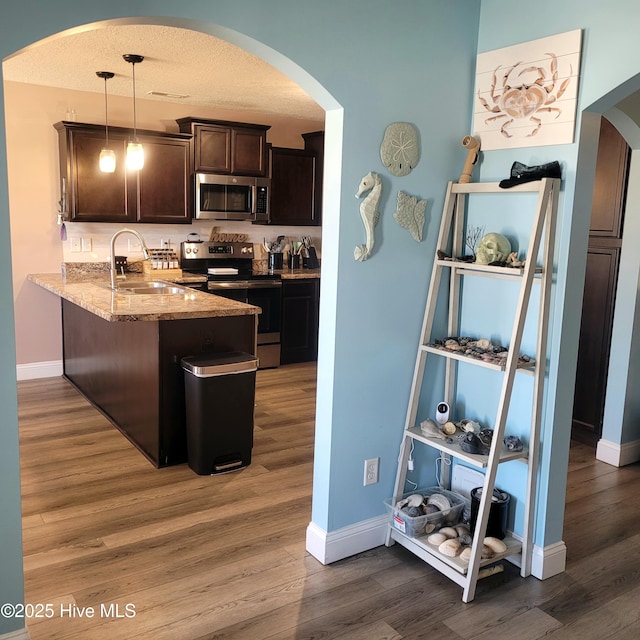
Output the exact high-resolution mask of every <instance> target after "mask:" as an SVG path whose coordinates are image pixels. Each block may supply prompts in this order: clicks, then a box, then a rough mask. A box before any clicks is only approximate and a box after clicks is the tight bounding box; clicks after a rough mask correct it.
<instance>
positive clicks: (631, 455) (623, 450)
mask: <svg viewBox="0 0 640 640" xmlns="http://www.w3.org/2000/svg"><path fill="white" fill-rule="evenodd" d="M596 460H600V461H601V462H606V463H607V464H610V465H613V466H614V467H624V466H625V465H627V464H632V463H634V462H638V461H639V460H640V440H635V441H634V442H627V443H625V444H618V443H617V442H609V441H608V440H599V441H598V447H597V448H596Z"/></svg>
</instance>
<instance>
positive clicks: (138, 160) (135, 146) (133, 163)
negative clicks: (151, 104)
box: [122, 53, 144, 171]
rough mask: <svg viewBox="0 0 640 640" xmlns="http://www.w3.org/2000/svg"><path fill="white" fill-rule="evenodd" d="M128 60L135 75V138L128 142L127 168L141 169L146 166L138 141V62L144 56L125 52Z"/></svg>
mask: <svg viewBox="0 0 640 640" xmlns="http://www.w3.org/2000/svg"><path fill="white" fill-rule="evenodd" d="M122 57H123V58H124V59H125V61H126V62H129V63H131V67H132V70H133V71H132V77H133V139H132V140H131V141H130V142H129V144H127V161H126V162H127V169H130V170H132V171H139V170H140V169H142V167H143V166H144V149H143V148H142V145H141V144H140V143H139V142H138V134H137V130H136V64H139V63H141V62H142V61H143V60H144V56H139V55H137V54H135V53H125V54H124V55H123V56H122Z"/></svg>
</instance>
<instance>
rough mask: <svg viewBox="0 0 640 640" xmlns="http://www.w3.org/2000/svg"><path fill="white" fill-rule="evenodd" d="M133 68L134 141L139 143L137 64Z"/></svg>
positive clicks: (133, 64)
mask: <svg viewBox="0 0 640 640" xmlns="http://www.w3.org/2000/svg"><path fill="white" fill-rule="evenodd" d="M131 66H132V67H133V68H132V74H133V141H134V142H137V141H138V133H137V130H136V122H137V118H136V63H135V62H133V63H132V64H131Z"/></svg>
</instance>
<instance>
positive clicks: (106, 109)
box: [104, 76, 109, 149]
mask: <svg viewBox="0 0 640 640" xmlns="http://www.w3.org/2000/svg"><path fill="white" fill-rule="evenodd" d="M104 131H105V139H106V144H107V149H108V148H109V105H108V103H107V78H106V76H105V79H104Z"/></svg>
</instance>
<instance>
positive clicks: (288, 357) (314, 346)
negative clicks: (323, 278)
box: [280, 278, 320, 364]
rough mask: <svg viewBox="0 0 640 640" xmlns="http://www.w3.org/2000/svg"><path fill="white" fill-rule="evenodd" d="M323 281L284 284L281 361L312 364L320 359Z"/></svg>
mask: <svg viewBox="0 0 640 640" xmlns="http://www.w3.org/2000/svg"><path fill="white" fill-rule="evenodd" d="M319 309H320V280H319V279H318V278H308V279H304V280H302V279H300V280H298V279H296V280H286V279H285V280H283V281H282V331H281V334H280V341H281V345H280V349H281V350H280V362H281V364H293V363H294V362H310V361H313V360H317V358H318V322H319Z"/></svg>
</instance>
